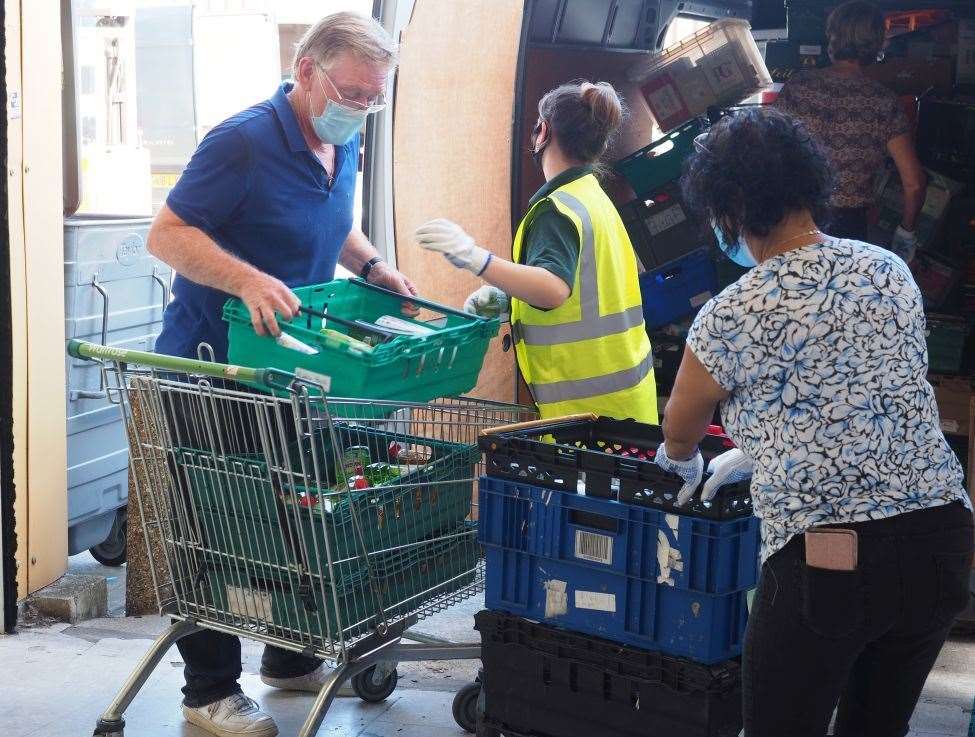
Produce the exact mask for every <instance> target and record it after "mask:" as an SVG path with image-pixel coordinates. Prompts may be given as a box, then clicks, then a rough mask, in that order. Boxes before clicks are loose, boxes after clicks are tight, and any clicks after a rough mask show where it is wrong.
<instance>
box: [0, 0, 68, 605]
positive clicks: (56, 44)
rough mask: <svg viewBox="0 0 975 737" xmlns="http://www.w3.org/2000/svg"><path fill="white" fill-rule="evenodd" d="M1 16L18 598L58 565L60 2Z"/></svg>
mask: <svg viewBox="0 0 975 737" xmlns="http://www.w3.org/2000/svg"><path fill="white" fill-rule="evenodd" d="M5 16H6V59H7V87H8V91H9V92H11V93H12V92H15V91H16V92H17V94H18V98H19V99H20V109H19V110H17V111H13V112H12V111H11V106H10V105H9V103H8V116H10V117H11V120H10V124H9V126H8V134H7V135H8V140H7V144H8V147H9V159H8V169H7V177H8V187H9V221H10V265H11V291H12V299H11V301H12V314H13V324H12V326H11V330H12V332H13V343H14V373H13V377H12V379H13V385H14V392H13V393H14V477H15V484H16V487H17V501H16V515H17V539H18V549H17V563H18V593H19V596H20V598H23V597H24V596H25V595H26V594H27V593H30V592H33V591H36V590H37V589H39V588H41V587H43V586H46V585H47V584H49V583H51V582H52V581H54V580H56V579H57V578H59V577H60V576H61V575H62V574H63V573H64V571H65V569H66V567H67V550H68V533H67V492H66V483H67V482H66V466H67V459H66V453H65V406H64V289H63V273H64V264H63V261H64V256H63V252H64V248H63V220H62V212H61V208H62V176H61V169H62V167H61V53H60V33H59V28H60V10H59V6H58V3H53V2H44V3H36V2H23V3H20V2H16V0H5ZM25 70H29V74H27V73H26V72H25ZM25 82H26V83H27V85H28V86H27V88H26V89H24V83H25ZM18 116H19V117H18Z"/></svg>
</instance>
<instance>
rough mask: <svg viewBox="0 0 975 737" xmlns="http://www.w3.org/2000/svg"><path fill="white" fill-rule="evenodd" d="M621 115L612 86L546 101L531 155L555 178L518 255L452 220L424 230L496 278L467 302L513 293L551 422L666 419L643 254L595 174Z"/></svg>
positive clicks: (499, 302)
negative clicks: (507, 254) (586, 417)
mask: <svg viewBox="0 0 975 737" xmlns="http://www.w3.org/2000/svg"><path fill="white" fill-rule="evenodd" d="M622 117H623V108H622V105H621V103H620V100H619V98H618V97H617V95H616V91H615V90H614V89H613V88H612V86H611V85H609V84H606V83H604V82H600V83H598V84H591V83H589V82H581V83H572V84H565V85H562V86H560V87H557V88H556V89H554V90H552V91H550V92H548V93H547V94H546V95H545V96H544V97H542V99H541V101H540V102H539V104H538V122H537V123H536V125H535V129H534V131H533V140H532V154H533V157H534V159H535V162H536V163H537V164H538V165H539V166H540V167H541V169H542V171H543V172H544V174H545V180H546V183H545V186H543V187H542V188H541V189H540V190H538V192H537V193H536V194H535V196H534V197H532V199H531V206H530V207H529V209H528V212H527V213H526V214H525V216H524V218H523V219H522V221H521V224H520V225H519V226H518V230H517V232H516V233H515V241H514V245H513V247H512V261H507V260H505V259H502V258H499V257H497V256H493V255H492V254H491V252H490V251H488V250H487V249H484V248H481V247H480V246H478V245H477V244H476V243H475V242H474V239H473V238H471V237H470V236H469V235H468V234H467V233H465V232H464V230H463V229H462V228H461V227H460V226H458V225H456V224H455V223H452V222H450V221H449V220H434V221H432V222H429V223H427V224H426V225H424V226H422V227H420V228H419V229H418V230H417V233H416V237H417V241H418V243H419V244H420V245H421V246H423V247H424V248H427V249H430V250H433V251H439V252H441V253H443V255H444V256H445V257H446V258H447V259H448V260H449V261H450V262H451V263H452V264H454V266H457V267H458V268H465V269H468V270H470V271H472V272H473V273H474V274H476V275H478V276H480V277H481V278H482V279H484V280H485V281H486V282H488V283H489V284H490V285H493V286H483V287H481V288H480V289H478V290H477V291H476V292H474V294H472V295H471V296H470V297H469V298H468V300H467V305H466V307H467V309H469V310H471V311H476V312H479V313H482V314H484V313H489V312H490V311H492V310H493V312H494V314H498V313H503V312H506V311H507V307H508V300H509V296H510V311H511V331H512V337H513V339H514V342H515V350H516V353H517V356H518V366H519V367H520V369H521V373H522V375H523V376H524V377H525V381H526V382H527V383H528V386H529V388H530V389H531V392H532V395H533V397H534V398H535V402H536V404H537V405H538V409H539V412H540V413H541V416H542V417H545V418H547V417H559V416H562V415H569V414H575V413H578V412H594V413H596V414H599V415H604V416H607V417H615V418H619V419H625V418H633V419H635V420H638V421H640V422H644V423H649V424H657V421H658V420H657V392H656V386H655V383H654V378H653V356H652V354H651V352H650V340H649V338H648V337H647V333H646V330H645V329H644V325H643V306H642V303H641V299H640V287H639V284H638V282H637V265H636V256H635V255H634V253H633V247H632V246H631V244H630V239H629V237H628V236H627V234H626V229H625V228H624V226H623V222H622V221H621V220H620V216H619V213H618V212H617V210H616V207H615V206H614V205H613V203H612V202H611V201H610V199H609V197H607V196H606V194H605V192H603V190H602V188H601V187H600V186H599V182H598V181H597V179H596V176H595V173H594V172H595V169H596V167H597V166H598V164H599V160H600V157H601V156H602V155H603V154H604V153H605V151H606V146H607V143H608V142H609V139H610V138H611V137H612V136H613V134H614V133H616V131H617V129H618V128H619V126H620V123H621V122H622Z"/></svg>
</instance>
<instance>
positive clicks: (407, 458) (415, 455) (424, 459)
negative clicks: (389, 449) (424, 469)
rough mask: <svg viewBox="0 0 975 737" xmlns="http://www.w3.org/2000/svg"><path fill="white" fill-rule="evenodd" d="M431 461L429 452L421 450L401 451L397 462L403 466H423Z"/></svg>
mask: <svg viewBox="0 0 975 737" xmlns="http://www.w3.org/2000/svg"><path fill="white" fill-rule="evenodd" d="M429 460H430V453H429V451H426V450H423V449H420V448H411V449H409V450H404V449H400V451H399V453H398V454H397V455H396V462H397V463H399V464H400V465H403V466H422V465H424V464H426V463H428V462H429Z"/></svg>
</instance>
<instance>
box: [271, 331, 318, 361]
mask: <svg viewBox="0 0 975 737" xmlns="http://www.w3.org/2000/svg"><path fill="white" fill-rule="evenodd" d="M274 342H275V343H277V344H278V345H279V346H281V347H282V348H288V349H289V350H292V351H298V353H304V354H306V355H309V356H314V355H316V354H317V353H318V349H317V348H312V347H311V346H310V345H308V344H307V343H303V342H301V341H300V340H298V339H297V338H296V337H294V336H293V335H288V334H287V333H281V334H280V335H279V336H278V337H277V338H275V339H274Z"/></svg>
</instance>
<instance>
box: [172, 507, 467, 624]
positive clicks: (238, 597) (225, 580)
mask: <svg viewBox="0 0 975 737" xmlns="http://www.w3.org/2000/svg"><path fill="white" fill-rule="evenodd" d="M475 535H476V533H475V532H474V528H473V527H472V526H470V525H463V526H460V527H458V528H456V529H455V531H454V534H452V535H451V536H446V537H443V538H439V539H434V540H429V541H425V542H423V543H421V544H419V545H414V546H411V547H409V548H406V549H404V550H400V551H396V552H392V553H388V554H384V555H380V556H374V557H373V558H372V559H371V561H370V564H371V567H372V574H371V575H370V574H369V573H368V570H367V568H366V566H365V563H364V562H362V561H356V562H354V563H355V564H356V565H355V567H353V566H352V565H351V563H350V564H349V565H347V566H345V567H344V570H342V572H341V573H339V574H338V575H337V576H336V582H335V584H334V585H333V584H332V583H331V582H330V581H329V580H326V579H324V578H319V577H316V576H307V575H304V576H303V575H300V574H297V573H292V574H290V575H289V576H287V577H286V578H284V579H277V578H269V577H264V576H262V575H261V574H260V573H256V574H255V573H249V574H245V573H243V572H242V571H241V570H240V569H236V570H235V569H232V568H230V567H227V566H225V565H220V564H216V565H211V566H209V567H208V569H207V573H206V576H203V577H201V582H200V585H199V587H198V588H197V589H196V590H195V592H192V593H191V594H190V597H189V598H190V600H191V601H193V602H195V603H197V604H198V605H200V606H201V607H216V608H217V609H218V610H220V611H221V612H230V613H234V614H238V615H241V616H248V617H249V618H252V619H254V618H256V619H259V620H262V621H263V622H265V623H266V625H267V630H268V631H269V632H270V633H272V634H276V635H282V636H289V635H294V634H296V633H300V634H302V635H305V636H308V635H310V636H311V637H313V638H315V639H316V640H318V641H319V642H325V641H328V640H336V639H338V638H339V634H340V633H341V635H342V636H343V637H345V638H355V637H358V636H361V635H364V634H367V633H368V632H370V631H371V630H373V629H374V628H375V627H376V626H377V625H378V624H379V617H378V612H379V609H380V607H382V609H383V610H384V611H385V613H386V617H387V618H389V619H396V618H399V617H403V616H405V615H407V614H409V613H410V612H412V611H416V610H418V609H421V608H422V606H423V604H424V603H426V602H429V601H430V600H432V599H434V598H437V597H440V596H443V595H446V594H451V593H455V592H457V591H460V590H462V589H464V588H466V587H468V586H469V585H470V584H471V583H473V582H474V580H475V572H476V571H475V569H476V566H477V562H478V559H479V557H480V553H479V547H478V546H477V544H476V539H475ZM333 595H334V600H333ZM333 601H334V602H335V604H336V605H333Z"/></svg>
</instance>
